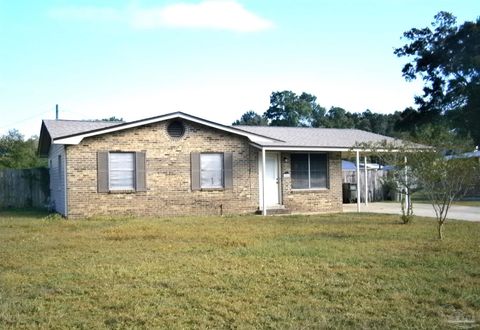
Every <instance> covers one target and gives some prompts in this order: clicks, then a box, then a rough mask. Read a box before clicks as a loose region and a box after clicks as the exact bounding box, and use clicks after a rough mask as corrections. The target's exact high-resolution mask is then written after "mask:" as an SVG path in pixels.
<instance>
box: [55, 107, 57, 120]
mask: <svg viewBox="0 0 480 330" xmlns="http://www.w3.org/2000/svg"><path fill="white" fill-rule="evenodd" d="M55 120H58V104H55Z"/></svg>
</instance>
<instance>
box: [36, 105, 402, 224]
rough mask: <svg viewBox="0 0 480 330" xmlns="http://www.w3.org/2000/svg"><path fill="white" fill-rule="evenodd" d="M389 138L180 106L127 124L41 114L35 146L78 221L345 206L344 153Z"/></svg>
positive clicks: (55, 193)
mask: <svg viewBox="0 0 480 330" xmlns="http://www.w3.org/2000/svg"><path fill="white" fill-rule="evenodd" d="M383 140H387V141H393V138H390V137H386V136H382V135H378V134H373V133H369V132H364V131H360V130H354V129H324V128H298V127H263V126H225V125H221V124H218V123H215V122H211V121H208V120H205V119H202V118H198V117H194V116H191V115H188V114H185V113H182V112H175V113H171V114H166V115H162V116H158V117H153V118H147V119H142V120H138V121H133V122H128V123H118V122H117V123H112V122H95V121H74V120H44V121H43V122H42V127H41V132H40V140H39V152H40V154H41V155H42V156H45V157H48V164H49V170H50V192H51V203H52V207H53V208H54V209H55V210H56V211H57V212H58V213H60V214H62V215H64V216H66V217H68V218H73V219H76V218H84V217H91V216H96V215H138V216H144V215H146V216H171V215H213V214H214V215H219V214H242V213H254V212H258V211H261V212H263V213H264V214H266V213H267V211H273V210H276V211H285V212H300V213H301V212H341V211H342V169H341V157H342V153H346V152H349V151H351V148H352V147H353V146H354V145H355V144H356V143H362V142H379V141H383ZM263 173H266V175H265V176H264V175H263ZM264 177H265V179H264Z"/></svg>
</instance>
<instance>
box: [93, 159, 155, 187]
mask: <svg viewBox="0 0 480 330" xmlns="http://www.w3.org/2000/svg"><path fill="white" fill-rule="evenodd" d="M146 166H147V163H146V153H145V152H144V151H137V152H120V151H112V152H109V151H98V152H97V192H99V193H109V192H112V191H113V192H120V193H121V192H122V191H128V192H130V191H137V192H138V191H147V176H146Z"/></svg>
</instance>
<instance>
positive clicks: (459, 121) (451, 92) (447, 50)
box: [394, 12, 480, 145]
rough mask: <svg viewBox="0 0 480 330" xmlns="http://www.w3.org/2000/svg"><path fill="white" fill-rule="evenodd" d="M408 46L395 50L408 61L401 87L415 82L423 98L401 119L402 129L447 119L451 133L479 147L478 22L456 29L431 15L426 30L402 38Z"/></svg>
mask: <svg viewBox="0 0 480 330" xmlns="http://www.w3.org/2000/svg"><path fill="white" fill-rule="evenodd" d="M404 37H405V38H406V39H408V40H409V42H408V43H407V44H406V45H404V46H403V47H400V48H397V49H396V50H395V52H394V53H395V54H396V55H397V56H399V57H408V58H411V60H410V62H409V63H407V64H405V66H404V67H403V70H402V72H403V76H404V77H405V79H406V80H407V81H410V80H413V79H416V78H417V77H420V78H421V79H422V80H423V81H424V88H423V95H421V96H417V97H415V103H416V104H417V106H418V109H407V110H405V112H404V113H403V114H402V117H403V118H402V121H403V125H404V126H405V125H412V124H413V125H416V126H418V125H421V124H423V123H432V122H435V121H442V115H444V116H445V118H446V119H448V121H449V123H450V125H451V127H452V128H455V129H456V130H457V131H458V132H459V133H461V134H463V135H464V136H466V135H470V136H472V138H473V139H474V142H475V143H476V144H477V145H478V144H480V56H479V54H480V18H477V20H476V22H465V23H463V24H462V25H460V26H457V25H456V18H455V16H453V15H452V14H450V13H447V12H439V13H438V14H437V15H435V21H434V22H433V23H432V29H431V28H429V27H426V28H423V29H417V28H413V29H411V30H409V31H407V32H405V33H404Z"/></svg>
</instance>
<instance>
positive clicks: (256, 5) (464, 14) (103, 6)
mask: <svg viewBox="0 0 480 330" xmlns="http://www.w3.org/2000/svg"><path fill="white" fill-rule="evenodd" d="M441 10H446V11H450V12H452V13H453V14H454V15H456V16H457V17H458V21H459V22H463V21H466V20H474V19H476V17H477V16H478V15H480V1H478V0H472V1H470V0H350V1H347V0H343V1H340V0H317V1H315V0H311V1H306V0H300V1H299V0H297V1H279V0H276V1H274V0H245V1H243V0H203V1H202V0H180V1H176V0H168V1H154V0H149V1H146V0H137V1H118V0H117V1H88V0H84V1H60V0H58V1H53V0H51V1H48V0H43V1H35V0H31V1H25V0H15V1H13V0H0V44H1V46H0V111H1V117H0V134H4V133H6V132H7V131H8V130H9V129H12V128H17V129H19V130H20V131H21V132H22V133H24V134H25V135H26V136H31V135H33V134H39V131H40V124H41V119H42V118H43V119H53V118H54V116H55V104H57V103H58V104H59V106H60V118H61V119H62V118H63V119H97V118H105V117H110V116H116V117H123V118H124V119H125V120H135V119H141V118H144V117H151V116H156V115H161V114H164V113H168V112H173V111H183V112H186V113H189V114H192V115H196V116H200V117H204V118H206V119H210V120H214V121H217V122H220V123H223V124H231V122H232V121H234V120H235V119H238V118H239V117H240V116H241V115H242V114H243V113H244V112H246V111H248V110H254V111H256V112H258V113H263V112H264V111H265V110H266V109H267V108H268V105H269V96H270V94H271V92H272V91H277V90H278V91H279V90H292V91H294V92H297V93H301V92H303V91H305V92H309V93H312V94H314V95H316V96H317V97H318V103H320V104H321V105H322V106H325V107H330V106H333V105H335V106H341V107H343V108H345V109H347V110H349V111H354V112H360V111H364V110H365V109H370V110H372V111H375V112H382V113H389V112H393V111H395V110H403V109H404V108H405V107H407V106H410V105H412V102H413V95H415V94H416V93H417V94H418V93H420V88H421V84H420V83H419V82H416V83H415V82H414V83H407V82H405V81H404V79H403V78H402V76H401V68H402V65H403V64H404V63H405V59H399V58H396V57H395V56H394V55H393V49H394V48H395V47H399V46H401V45H402V44H403V43H404V41H402V40H401V36H402V33H403V32H404V31H406V30H408V29H410V28H412V27H424V26H428V25H429V23H430V22H431V21H432V20H433V16H434V15H435V14H436V13H437V12H438V11H441Z"/></svg>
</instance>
